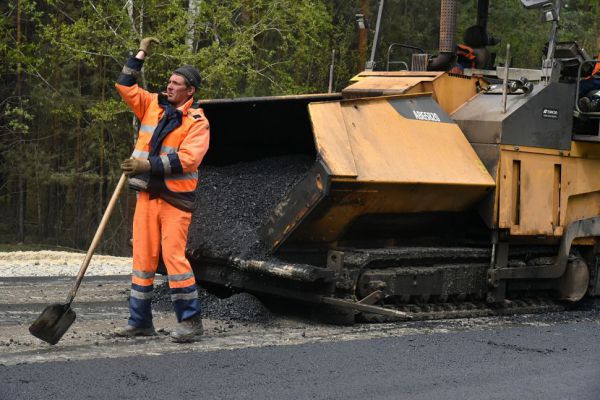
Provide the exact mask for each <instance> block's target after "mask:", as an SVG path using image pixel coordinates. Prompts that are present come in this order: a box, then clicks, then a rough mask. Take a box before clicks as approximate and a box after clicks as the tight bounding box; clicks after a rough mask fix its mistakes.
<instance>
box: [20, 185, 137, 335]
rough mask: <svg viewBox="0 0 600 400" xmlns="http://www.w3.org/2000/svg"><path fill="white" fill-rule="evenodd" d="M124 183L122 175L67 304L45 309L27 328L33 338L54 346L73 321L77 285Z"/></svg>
mask: <svg viewBox="0 0 600 400" xmlns="http://www.w3.org/2000/svg"><path fill="white" fill-rule="evenodd" d="M126 181H127V179H126V178H125V174H122V175H121V178H120V179H119V183H117V187H116V188H115V192H114V193H113V195H112V197H111V199H110V201H109V202H108V207H106V211H104V215H103V216H102V220H101V221H100V225H99V226H98V229H97V230H96V234H95V235H94V239H93V240H92V244H91V245H90V248H89V249H88V251H87V254H86V255H85V259H84V260H83V263H82V264H81V267H80V268H79V272H78V273H77V278H76V279H75V283H74V284H73V287H72V288H71V291H70V292H69V295H68V296H67V302H66V303H65V304H60V303H57V304H51V305H49V306H48V307H46V308H45V309H44V311H42V314H41V315H40V316H39V317H38V319H36V320H35V321H34V322H33V324H31V326H30V327H29V332H30V333H31V334H32V335H33V336H35V337H37V338H40V339H42V340H43V341H44V342H48V343H50V344H56V343H58V341H59V340H60V338H62V337H63V335H64V334H65V332H66V331H67V330H68V329H69V327H70V326H71V325H72V324H73V322H74V321H75V311H73V310H72V309H71V303H72V302H73V299H74V298H75V294H76V293H77V289H79V285H80V284H81V281H82V280H83V275H85V271H86V270H87V267H88V265H89V264H90V260H91V259H92V256H93V255H94V251H96V247H97V246H98V242H100V238H101V237H102V234H103V233H104V229H105V228H106V225H107V223H108V219H109V218H110V215H111V214H112V211H113V209H114V208H115V205H116V204H117V199H118V197H119V194H121V190H122V189H123V186H125V182H126Z"/></svg>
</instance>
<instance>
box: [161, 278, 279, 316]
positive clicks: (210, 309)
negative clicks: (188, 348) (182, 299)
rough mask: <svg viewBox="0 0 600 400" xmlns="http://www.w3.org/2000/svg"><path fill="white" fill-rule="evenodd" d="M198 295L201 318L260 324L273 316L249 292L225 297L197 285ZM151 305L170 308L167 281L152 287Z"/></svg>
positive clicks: (163, 309)
mask: <svg viewBox="0 0 600 400" xmlns="http://www.w3.org/2000/svg"><path fill="white" fill-rule="evenodd" d="M198 297H199V299H200V302H201V304H202V317H203V318H209V319H216V320H221V321H226V322H251V323H260V324H269V323H271V322H273V320H274V318H275V317H274V316H273V314H272V313H271V312H270V311H269V309H267V307H265V305H264V304H263V303H262V302H261V301H260V300H259V299H258V298H256V297H255V296H253V295H251V294H250V293H236V294H233V295H231V296H229V297H226V298H220V297H218V296H216V295H214V294H212V293H210V292H209V291H208V290H206V289H204V288H202V287H198ZM152 307H153V309H155V310H157V311H170V310H172V303H171V296H170V292H169V286H168V283H167V282H164V283H162V284H160V285H157V286H156V287H155V288H154V296H153V298H152Z"/></svg>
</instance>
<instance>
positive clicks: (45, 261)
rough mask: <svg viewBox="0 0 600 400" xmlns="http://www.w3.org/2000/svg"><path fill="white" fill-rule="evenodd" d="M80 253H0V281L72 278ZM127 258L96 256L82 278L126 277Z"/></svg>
mask: <svg viewBox="0 0 600 400" xmlns="http://www.w3.org/2000/svg"><path fill="white" fill-rule="evenodd" d="M84 258H85V254H84V253H71V252H66V251H12V252H6V253H0V277H25V276H76V275H77V272H78V271H79V268H80V267H81V263H82V262H83V260H84ZM130 273H131V258H130V257H113V256H105V255H100V254H96V255H94V256H93V257H92V260H91V262H90V265H89V266H88V269H87V272H86V276H106V275H128V274H130Z"/></svg>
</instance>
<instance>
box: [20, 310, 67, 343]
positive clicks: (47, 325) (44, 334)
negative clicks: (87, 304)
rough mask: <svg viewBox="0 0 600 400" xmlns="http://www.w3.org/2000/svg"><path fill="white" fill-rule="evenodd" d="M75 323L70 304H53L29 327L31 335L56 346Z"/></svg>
mask: <svg viewBox="0 0 600 400" xmlns="http://www.w3.org/2000/svg"><path fill="white" fill-rule="evenodd" d="M74 321H75V311H73V310H72V309H71V306H70V305H69V304H51V305H49V306H48V307H46V308H45V309H44V311H42V314H41V315H40V316H39V317H38V319H36V320H35V321H34V322H33V324H31V326H30V327H29V333H31V334H32V335H33V336H35V337H37V338H40V339H42V340H43V341H44V342H48V343H50V344H56V343H58V341H59V340H60V338H62V337H63V335H64V334H65V332H66V331H67V330H68V329H69V327H70V326H71V325H72V324H73V322H74Z"/></svg>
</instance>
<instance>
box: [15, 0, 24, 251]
mask: <svg viewBox="0 0 600 400" xmlns="http://www.w3.org/2000/svg"><path fill="white" fill-rule="evenodd" d="M16 42H17V48H19V47H20V44H21V1H20V0H17V32H16ZM16 89H17V98H18V99H19V101H21V63H19V64H17V87H16ZM23 140H24V137H23V133H22V132H21V131H20V128H19V133H18V141H19V152H20V153H21V154H23V150H24V149H23V147H24V146H23ZM24 172H25V171H24V168H22V169H21V171H20V173H19V177H18V179H17V190H18V192H19V195H18V200H17V238H18V239H17V240H18V241H19V242H23V241H24V240H25V177H24V176H23V173H24Z"/></svg>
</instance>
